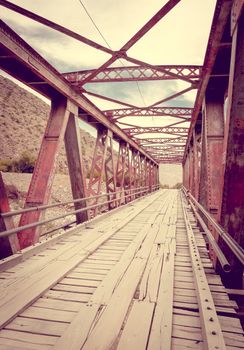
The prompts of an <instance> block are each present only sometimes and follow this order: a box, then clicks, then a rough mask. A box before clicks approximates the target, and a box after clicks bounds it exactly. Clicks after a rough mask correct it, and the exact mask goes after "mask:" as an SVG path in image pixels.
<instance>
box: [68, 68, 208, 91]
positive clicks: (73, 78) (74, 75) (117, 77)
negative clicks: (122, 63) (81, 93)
mask: <svg viewBox="0 0 244 350" xmlns="http://www.w3.org/2000/svg"><path fill="white" fill-rule="evenodd" d="M201 68H202V67H201V66H189V65H171V66H169V65H167V66H166V65H160V66H157V65H155V66H154V68H148V67H147V66H146V65H139V66H128V67H113V68H106V69H104V70H103V71H101V72H100V73H98V74H97V75H96V76H94V77H93V78H92V79H91V80H90V83H106V82H128V81H148V80H172V79H179V78H181V77H187V78H189V79H199V78H200V77H201ZM93 72H94V69H90V70H83V71H79V72H70V73H69V72H68V73H63V76H64V78H65V79H67V80H68V81H69V82H70V83H71V84H73V85H74V86H80V85H83V81H84V80H86V79H87V77H89V75H90V74H91V73H93ZM169 72H170V73H174V75H172V74H169Z"/></svg>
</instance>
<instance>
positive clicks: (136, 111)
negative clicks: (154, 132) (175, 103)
mask: <svg viewBox="0 0 244 350" xmlns="http://www.w3.org/2000/svg"><path fill="white" fill-rule="evenodd" d="M192 111H193V108H188V107H151V108H146V107H145V108H119V109H110V110H107V111H103V113H104V114H105V115H106V116H107V117H109V118H112V119H119V118H124V117H133V116H135V117H154V116H159V117H161V116H171V117H179V118H180V117H182V118H185V119H186V120H188V121H190V119H191V114H192Z"/></svg>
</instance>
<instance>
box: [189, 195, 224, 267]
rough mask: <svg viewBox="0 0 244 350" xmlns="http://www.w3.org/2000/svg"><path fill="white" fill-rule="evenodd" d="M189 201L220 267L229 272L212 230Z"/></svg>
mask: <svg viewBox="0 0 244 350" xmlns="http://www.w3.org/2000/svg"><path fill="white" fill-rule="evenodd" d="M189 202H190V205H191V208H192V210H193V213H194V215H195V217H196V218H197V220H198V222H199V224H200V225H201V227H202V229H203V230H204V232H205V233H206V235H207V237H208V241H209V242H210V244H211V246H212V249H213V250H214V252H215V254H216V256H217V258H218V260H219V263H220V265H221V267H222V269H223V270H224V271H225V272H230V271H231V266H230V263H229V262H228V260H227V259H226V257H225V255H224V253H223V252H222V250H221V249H220V247H219V245H218V243H217V242H216V240H215V238H214V236H213V234H212V232H211V231H210V230H209V229H208V227H207V225H206V224H205V222H204V221H203V219H202V218H201V216H200V215H199V214H198V212H197V210H196V208H195V206H194V205H193V203H192V202H191V201H189Z"/></svg>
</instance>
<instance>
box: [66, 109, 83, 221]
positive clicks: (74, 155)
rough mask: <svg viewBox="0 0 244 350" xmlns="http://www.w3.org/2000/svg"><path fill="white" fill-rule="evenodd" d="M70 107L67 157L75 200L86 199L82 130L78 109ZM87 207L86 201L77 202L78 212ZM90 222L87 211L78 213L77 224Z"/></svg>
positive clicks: (67, 130)
mask: <svg viewBox="0 0 244 350" xmlns="http://www.w3.org/2000/svg"><path fill="white" fill-rule="evenodd" d="M69 105H70V107H71V108H70V109H71V113H70V115H69V120H68V123H67V127H66V131H65V135H64V143H65V150H66V156H67V163H68V169H69V176H70V184H71V190H72V195H73V199H78V198H86V197H87V194H86V177H85V171H84V162H83V156H82V152H81V140H80V128H79V121H78V107H77V106H75V105H71V103H70V104H69ZM86 206H87V202H86V200H83V201H82V202H75V203H74V207H75V209H76V210H78V209H81V208H85V207H86ZM86 220H88V213H87V211H82V212H78V213H77V214H76V222H77V223H81V222H84V221H86Z"/></svg>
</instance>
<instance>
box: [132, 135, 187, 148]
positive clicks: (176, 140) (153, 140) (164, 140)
mask: <svg viewBox="0 0 244 350" xmlns="http://www.w3.org/2000/svg"><path fill="white" fill-rule="evenodd" d="M136 140H137V142H138V143H139V144H140V145H142V146H143V147H145V146H147V145H153V144H167V143H170V144H171V143H180V144H182V143H183V144H185V143H186V137H185V136H181V137H175V138H173V137H172V138H154V137H153V138H145V139H140V138H137V139H136Z"/></svg>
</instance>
